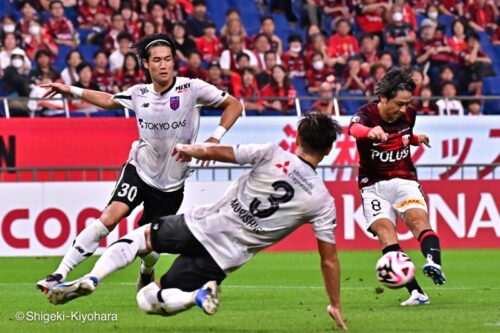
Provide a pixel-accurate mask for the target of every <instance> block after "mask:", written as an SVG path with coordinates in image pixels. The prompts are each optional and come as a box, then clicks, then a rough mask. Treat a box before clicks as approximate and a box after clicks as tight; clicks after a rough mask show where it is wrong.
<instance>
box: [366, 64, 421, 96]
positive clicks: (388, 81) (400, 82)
mask: <svg viewBox="0 0 500 333" xmlns="http://www.w3.org/2000/svg"><path fill="white" fill-rule="evenodd" d="M412 71H413V70H412V69H411V68H399V67H393V68H391V69H390V70H389V71H388V72H387V73H386V74H385V76H384V77H383V78H382V79H381V80H380V81H379V82H378V83H377V85H376V86H375V94H376V95H377V96H384V97H386V98H387V100H391V99H392V98H394V97H395V96H396V95H397V93H398V91H409V92H411V93H413V91H414V90H415V82H413V79H412V77H411V74H412Z"/></svg>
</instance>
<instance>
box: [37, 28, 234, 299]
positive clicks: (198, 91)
mask: <svg viewBox="0 0 500 333" xmlns="http://www.w3.org/2000/svg"><path fill="white" fill-rule="evenodd" d="M174 45H175V43H174V42H173V41H172V40H171V39H170V38H169V37H168V35H163V34H156V35H148V36H145V37H144V38H142V39H141V40H139V41H138V42H137V43H136V44H135V45H134V47H135V49H136V50H137V53H138V56H139V57H140V58H141V59H142V63H143V65H144V67H145V68H146V69H147V70H148V72H149V74H150V76H151V80H152V83H151V84H137V85H134V86H132V87H131V88H129V89H128V90H126V91H124V92H120V93H118V94H115V95H111V94H108V93H105V92H100V91H93V90H88V89H81V88H77V87H73V86H68V85H64V84H60V83H48V84H44V85H42V86H43V87H46V88H48V89H49V91H48V93H47V96H48V97H51V96H52V95H53V94H56V93H61V94H73V95H75V96H77V97H79V98H82V99H84V100H86V101H87V102H90V103H92V104H95V105H97V106H99V107H101V108H103V109H117V108H123V107H125V108H128V109H131V110H134V111H135V113H136V115H137V122H138V123H137V127H138V131H139V141H136V142H134V143H133V144H132V148H131V150H130V157H129V159H128V160H127V162H126V163H125V166H124V167H123V171H122V174H121V176H120V178H119V179H118V181H117V183H116V187H115V190H114V192H113V194H112V196H111V199H110V201H109V203H108V205H107V207H106V208H105V209H104V211H103V212H102V214H101V216H100V217H99V218H98V219H96V220H94V221H93V222H92V223H91V224H89V225H88V226H87V227H86V228H85V229H84V230H83V231H82V232H80V234H78V236H77V237H76V239H75V241H74V242H73V244H72V246H71V248H69V249H68V251H67V252H66V255H65V256H64V258H63V260H62V261H61V263H60V265H59V267H58V268H57V269H56V270H55V272H54V273H53V274H51V275H49V276H48V277H47V278H45V279H42V280H40V281H38V283H37V287H38V289H40V290H42V291H44V292H47V290H48V288H50V287H51V286H54V285H56V284H59V283H61V282H62V281H64V280H65V279H66V276H67V275H68V273H69V272H70V271H71V270H72V269H73V268H75V267H76V266H77V265H78V264H80V263H81V262H82V261H84V260H85V259H87V258H88V257H90V256H91V255H92V254H93V253H94V251H95V250H96V249H97V246H98V245H99V241H100V240H101V239H102V238H104V237H106V236H107V235H108V234H109V233H110V232H111V231H112V230H113V229H114V228H115V227H116V225H117V224H118V223H119V222H120V221H121V220H122V219H123V218H124V217H126V216H128V215H129V214H130V213H131V212H132V211H133V210H134V209H135V208H136V207H137V206H139V205H140V204H141V203H144V212H143V215H142V217H141V219H140V220H139V225H140V226H141V225H144V224H146V223H147V221H148V222H150V221H153V220H154V219H155V218H156V217H160V216H166V215H171V214H175V213H177V211H178V209H179V207H180V206H181V203H182V200H183V198H184V181H185V179H186V178H187V177H188V176H189V174H190V172H189V163H186V162H181V163H179V162H178V161H175V159H174V158H172V156H171V155H172V151H173V149H174V147H175V145H176V144H177V143H193V142H194V141H196V136H197V135H198V127H199V122H200V113H199V108H200V107H201V106H203V105H213V106H217V107H218V108H220V109H223V110H224V112H223V114H222V116H221V120H220V125H219V127H218V128H217V129H216V130H215V131H214V133H213V134H212V136H211V137H210V138H208V140H207V142H213V143H219V142H220V139H221V137H222V135H223V134H224V133H225V132H226V130H228V129H229V128H231V126H233V124H234V122H235V121H236V119H237V118H238V117H239V116H240V114H241V111H242V108H243V107H242V105H241V103H240V102H238V101H237V100H236V99H235V98H233V97H231V96H229V95H228V94H227V93H226V92H224V91H221V90H219V89H217V88H216V87H214V86H212V85H210V84H208V83H206V82H204V81H201V80H198V79H195V80H192V79H189V78H184V77H175V76H174V54H175V46H174ZM140 256H141V259H142V265H141V272H140V275H139V279H138V288H140V287H142V286H144V285H145V284H148V283H150V282H151V281H153V280H154V277H153V276H154V270H153V268H154V265H155V263H156V262H157V260H158V254H157V253H154V252H151V253H148V252H144V253H141V254H140Z"/></svg>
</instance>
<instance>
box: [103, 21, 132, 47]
mask: <svg viewBox="0 0 500 333" xmlns="http://www.w3.org/2000/svg"><path fill="white" fill-rule="evenodd" d="M124 31H128V30H127V27H126V26H125V19H124V18H123V16H122V14H120V13H113V15H112V16H111V26H110V28H109V30H108V32H107V33H106V36H105V37H104V45H103V49H104V50H105V51H106V52H108V53H111V52H113V51H114V50H117V49H118V39H117V37H118V34H119V33H120V32H124Z"/></svg>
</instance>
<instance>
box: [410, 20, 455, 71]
mask: <svg viewBox="0 0 500 333" xmlns="http://www.w3.org/2000/svg"><path fill="white" fill-rule="evenodd" d="M421 27H422V29H421V39H419V40H418V41H417V43H416V45H415V51H416V52H417V58H416V62H417V64H419V65H421V66H423V65H424V64H425V63H426V62H429V63H430V72H429V75H430V76H431V79H433V78H435V76H436V73H437V72H438V71H439V68H440V67H441V66H442V65H444V64H446V63H449V62H450V61H453V55H452V54H451V48H450V47H449V46H448V45H447V44H446V39H445V37H444V36H443V35H440V34H436V25H435V24H434V23H433V22H432V21H431V20H429V19H425V20H423V21H422V24H421Z"/></svg>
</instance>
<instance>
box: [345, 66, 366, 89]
mask: <svg viewBox="0 0 500 333" xmlns="http://www.w3.org/2000/svg"><path fill="white" fill-rule="evenodd" d="M350 75H351V73H350V70H349V66H347V67H346V69H345V70H344V82H345V81H347V79H348V78H349V76H350ZM358 76H359V78H360V79H361V81H363V82H364V81H365V80H366V79H367V78H368V72H367V71H366V70H364V69H363V68H361V69H360V70H359V73H358ZM346 89H348V90H361V87H360V86H359V85H358V83H357V82H356V81H355V80H351V84H350V85H349V87H346Z"/></svg>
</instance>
